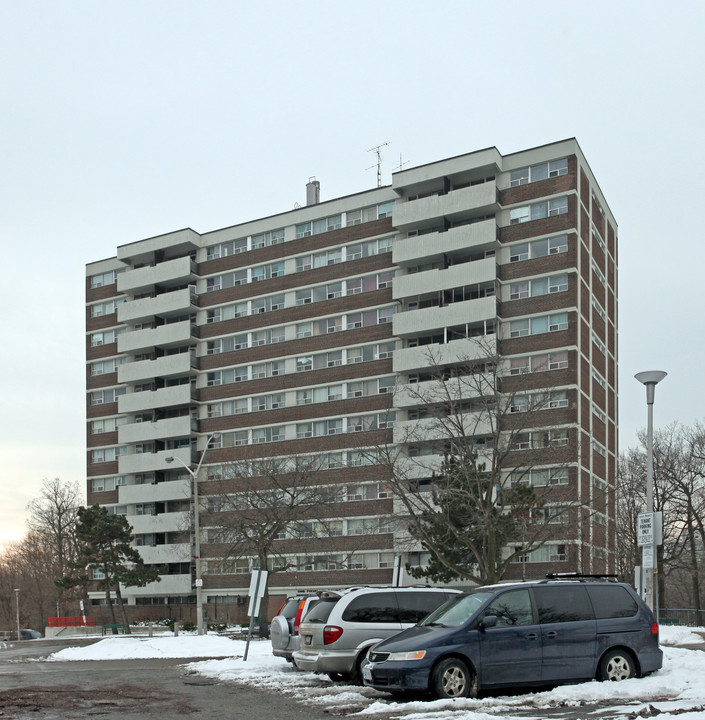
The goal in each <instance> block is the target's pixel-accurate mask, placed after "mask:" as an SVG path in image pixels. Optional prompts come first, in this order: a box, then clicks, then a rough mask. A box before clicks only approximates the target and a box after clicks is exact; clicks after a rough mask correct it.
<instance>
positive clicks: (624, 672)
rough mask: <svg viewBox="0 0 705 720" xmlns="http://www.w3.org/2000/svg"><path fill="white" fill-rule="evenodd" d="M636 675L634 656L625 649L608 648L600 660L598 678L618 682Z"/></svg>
mask: <svg viewBox="0 0 705 720" xmlns="http://www.w3.org/2000/svg"><path fill="white" fill-rule="evenodd" d="M633 677H636V665H635V664H634V658H632V656H631V654H630V653H629V652H627V651H626V650H610V651H609V652H608V653H607V654H606V655H605V656H604V657H603V658H602V661H601V662H600V670H599V679H600V680H611V681H612V682H619V681H620V680H628V679H629V678H633Z"/></svg>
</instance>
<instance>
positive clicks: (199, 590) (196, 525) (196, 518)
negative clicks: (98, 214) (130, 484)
mask: <svg viewBox="0 0 705 720" xmlns="http://www.w3.org/2000/svg"><path fill="white" fill-rule="evenodd" d="M219 437H220V433H217V432H216V433H212V434H211V435H209V436H208V440H207V441H206V447H205V448H204V449H203V452H202V453H201V458H200V460H199V461H198V465H196V470H195V471H194V470H191V468H190V467H189V466H188V465H187V464H186V463H185V462H184V461H183V460H182V459H181V458H180V457H177V456H176V455H170V456H169V457H167V458H164V460H165V462H168V463H172V462H174V460H176V461H177V462H178V463H180V464H181V465H183V466H184V468H186V471H187V472H188V474H189V475H190V476H191V480H192V483H193V533H194V537H195V541H194V545H195V547H194V552H195V556H196V557H195V560H196V629H197V631H198V634H199V635H203V577H202V576H201V522H200V507H199V503H198V473H199V472H200V471H201V465H202V464H203V459H204V458H205V457H206V453H207V452H208V446H209V445H210V444H211V440H213V439H217V438H219Z"/></svg>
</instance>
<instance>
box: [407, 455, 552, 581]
mask: <svg viewBox="0 0 705 720" xmlns="http://www.w3.org/2000/svg"><path fill="white" fill-rule="evenodd" d="M432 487H433V491H432V502H431V503H430V504H429V505H428V506H427V507H426V508H425V510H424V511H423V513H421V514H420V515H419V516H418V517H417V518H416V520H415V522H413V523H412V524H411V525H410V526H409V533H410V535H411V536H412V537H414V538H416V539H417V540H419V541H420V542H421V544H422V546H423V547H424V548H425V549H427V550H429V551H430V554H431V558H430V561H429V564H428V565H426V566H423V567H415V568H411V567H407V571H408V572H409V573H410V574H411V575H412V576H413V577H417V578H421V577H427V578H429V579H430V580H432V581H434V582H449V581H450V580H455V579H465V578H472V577H479V578H480V579H481V580H482V581H484V582H495V581H496V580H498V579H500V578H501V577H502V574H503V572H504V569H505V566H506V557H505V555H506V554H503V548H504V547H505V546H506V544H507V543H508V542H509V541H510V540H512V539H513V538H515V537H517V536H519V537H521V524H522V522H523V520H524V518H525V516H526V515H527V514H529V512H530V511H531V510H533V511H536V510H539V509H540V508H541V507H542V505H543V502H542V501H541V499H539V498H537V497H536V495H535V492H534V489H533V488H532V487H531V486H529V485H526V484H518V485H516V486H514V487H511V488H508V487H504V488H499V487H497V486H496V485H494V484H493V483H492V476H491V475H490V474H489V473H486V472H485V470H484V464H483V463H481V462H477V456H476V455H475V454H474V453H473V457H472V459H471V461H463V460H462V459H459V458H457V457H455V456H447V457H446V458H445V459H444V461H443V463H442V465H441V468H440V471H439V472H438V473H434V474H433V477H432ZM510 507H511V509H510Z"/></svg>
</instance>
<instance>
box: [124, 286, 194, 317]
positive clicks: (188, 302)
mask: <svg viewBox="0 0 705 720" xmlns="http://www.w3.org/2000/svg"><path fill="white" fill-rule="evenodd" d="M195 300H196V293H195V292H192V291H191V290H189V289H188V288H182V289H181V290H174V291H173V292H166V293H161V294H160V295H157V296H156V297H148V298H140V299H139V300H128V301H127V302H124V303H123V304H122V305H120V306H119V307H118V322H121V323H123V322H136V321H138V320H146V319H148V318H153V317H155V316H160V317H167V316H169V315H183V314H184V313H187V312H189V311H190V309H191V306H192V305H194V304H195Z"/></svg>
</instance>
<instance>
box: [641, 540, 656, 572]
mask: <svg viewBox="0 0 705 720" xmlns="http://www.w3.org/2000/svg"><path fill="white" fill-rule="evenodd" d="M641 565H642V567H643V568H644V570H653V569H654V546H653V545H645V546H644V547H643V548H641Z"/></svg>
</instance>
